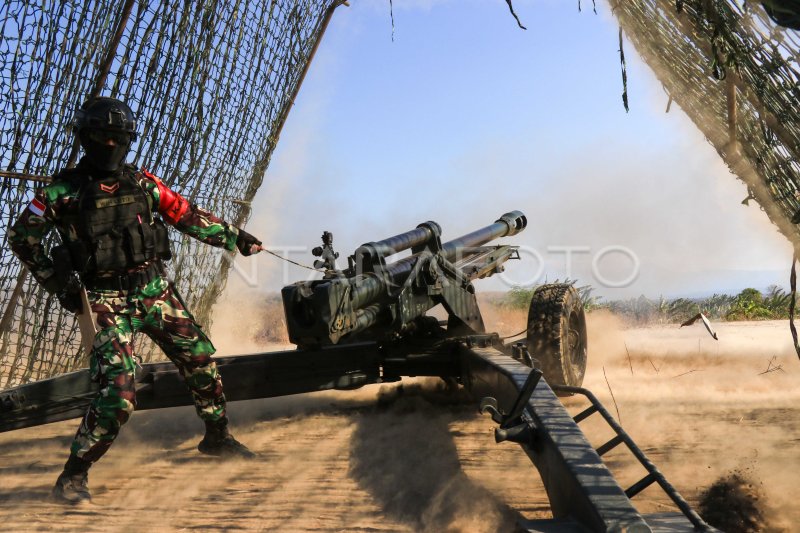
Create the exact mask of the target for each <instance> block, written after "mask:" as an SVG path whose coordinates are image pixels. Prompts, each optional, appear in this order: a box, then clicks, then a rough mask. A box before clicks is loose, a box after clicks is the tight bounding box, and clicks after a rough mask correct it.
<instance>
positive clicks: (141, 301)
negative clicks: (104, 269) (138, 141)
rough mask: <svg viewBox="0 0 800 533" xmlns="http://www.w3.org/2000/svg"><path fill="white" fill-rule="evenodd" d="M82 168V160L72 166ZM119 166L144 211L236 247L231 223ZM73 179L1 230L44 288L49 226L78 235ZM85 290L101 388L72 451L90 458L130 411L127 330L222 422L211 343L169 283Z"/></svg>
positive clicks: (49, 276)
mask: <svg viewBox="0 0 800 533" xmlns="http://www.w3.org/2000/svg"><path fill="white" fill-rule="evenodd" d="M86 168H88V167H87V165H86V164H85V163H84V162H83V161H82V162H81V164H80V165H79V166H78V169H77V172H81V171H86ZM122 172H127V173H128V175H129V176H132V177H133V179H135V180H136V182H137V183H138V184H139V186H140V187H141V188H142V190H143V191H144V192H145V194H146V196H147V201H148V204H149V207H150V209H151V211H152V212H153V213H157V214H160V215H161V216H162V217H163V218H164V219H165V220H166V221H167V222H169V223H170V224H171V225H173V226H174V227H175V228H177V229H178V230H179V231H181V232H182V233H185V234H187V235H190V236H192V237H194V238H196V239H198V240H200V241H202V242H204V243H206V244H210V245H212V246H217V247H221V248H224V249H226V250H231V251H233V250H236V240H237V236H238V232H239V230H238V229H237V228H236V227H234V226H231V225H229V224H227V223H225V222H223V221H222V220H220V219H219V218H217V217H215V216H214V215H212V214H211V213H209V212H207V211H205V210H203V209H201V208H199V207H197V206H195V205H189V204H188V202H186V200H184V199H183V198H181V197H180V196H179V195H177V194H176V193H174V192H173V191H171V190H170V189H169V188H167V187H166V186H165V185H164V184H163V183H162V182H161V181H160V180H159V179H158V178H156V177H155V176H153V175H152V174H150V173H148V172H147V171H144V170H141V171H137V170H136V169H135V168H134V167H131V166H128V165H126V166H125V167H123V170H122ZM79 183H80V181H79V180H76V179H70V177H69V175H61V176H56V178H55V179H54V181H53V183H51V184H49V185H47V186H46V187H44V188H42V189H40V190H39V191H38V192H37V193H36V196H35V198H34V200H33V201H32V202H31V205H30V206H29V207H28V209H26V210H25V212H24V213H23V214H22V216H21V217H20V218H19V220H18V221H17V222H16V223H15V224H14V226H13V227H12V228H11V230H10V231H9V233H8V236H9V240H10V243H11V248H12V250H13V251H14V253H15V254H16V255H17V256H18V257H19V258H20V260H21V261H22V262H23V263H24V264H25V265H26V266H27V267H28V268H29V269H30V271H31V273H32V274H33V276H34V277H35V278H36V280H37V281H39V282H40V283H41V284H42V285H43V286H44V287H45V288H48V289H49V290H52V289H51V288H52V287H53V286H54V280H55V277H56V272H55V270H54V266H53V262H52V261H51V259H50V258H49V257H48V256H47V254H45V251H44V247H43V246H42V240H43V239H44V237H45V235H46V234H47V233H48V232H49V231H50V230H51V228H53V227H54V226H55V227H56V228H57V230H58V232H59V234H60V235H61V238H62V240H64V241H68V240H70V239H77V238H78V237H77V235H78V231H77V230H78V228H76V227H75V226H74V225H73V224H70V223H69V222H65V220H66V221H69V220H74V218H71V217H70V215H75V214H76V213H75V211H76V210H77V209H78V195H79V190H80V186H79ZM152 263H155V264H156V265H157V266H160V263H159V261H158V260H155V261H149V262H147V263H145V264H143V265H140V266H139V267H137V270H142V269H145V268H148V267H152ZM162 272H163V270H162ZM102 274H104V273H98V276H102ZM112 274H113V273H112ZM116 274H118V273H116ZM88 296H89V301H90V303H91V306H92V311H93V312H95V313H97V327H98V332H97V335H96V336H95V339H94V343H93V346H92V352H91V358H90V372H91V375H92V377H93V379H95V380H97V381H98V382H99V383H100V393H99V394H98V396H97V397H96V398H95V399H94V401H93V402H92V404H91V406H90V408H89V410H88V411H87V413H86V415H85V417H84V418H83V421H82V422H81V425H80V428H79V429H78V432H77V434H76V436H75V440H74V441H73V443H72V446H71V456H76V457H78V458H81V459H83V460H84V461H87V462H89V463H92V462H95V461H97V460H98V459H99V458H100V457H101V456H102V455H103V454H104V453H105V452H106V451H107V450H108V448H109V447H110V446H111V444H112V442H113V440H114V438H115V437H116V436H117V434H118V433H119V429H120V427H121V426H122V425H123V424H124V423H125V422H126V421H127V420H128V418H129V416H130V414H131V412H132V411H133V410H134V408H135V406H136V398H135V390H134V371H135V366H136V362H135V360H134V355H133V353H134V347H133V334H134V333H136V332H138V331H141V332H143V333H145V334H146V335H148V336H149V337H150V338H152V339H153V340H154V341H155V342H156V343H157V344H158V345H159V347H161V349H162V350H164V352H165V353H166V355H167V357H169V359H170V360H171V361H172V362H173V363H175V365H176V366H177V367H178V369H179V370H180V372H181V374H182V375H183V377H184V378H185V380H186V383H187V385H188V386H189V388H190V390H191V392H192V395H193V397H194V401H195V407H196V410H197V414H198V415H199V416H200V418H201V419H203V420H204V421H205V422H207V423H212V424H213V423H220V422H221V423H226V422H227V420H226V414H225V396H224V394H223V392H222V381H221V379H220V376H219V373H218V372H217V367H216V365H215V363H214V361H213V360H212V359H211V355H212V354H213V353H214V351H215V350H214V346H213V345H212V344H211V341H209V339H208V337H207V336H206V334H205V333H204V332H203V331H202V329H201V328H200V326H199V325H198V324H197V322H196V321H195V320H194V317H193V316H192V315H191V314H190V313H189V311H188V310H187V309H186V306H185V305H184V303H183V301H182V299H181V297H180V295H179V294H178V292H177V290H176V288H175V286H174V284H173V283H171V282H170V281H168V280H167V279H166V278H165V277H163V275H157V276H155V277H154V278H153V279H151V280H150V281H149V282H147V283H146V284H145V285H144V286H138V287H135V288H131V289H130V290H95V289H92V287H91V284H89V290H88Z"/></svg>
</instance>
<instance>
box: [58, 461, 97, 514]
mask: <svg viewBox="0 0 800 533" xmlns="http://www.w3.org/2000/svg"><path fill="white" fill-rule="evenodd" d="M90 466H92V463H90V462H88V461H84V460H83V459H81V458H80V457H76V456H74V455H70V456H69V459H68V460H67V464H65V465H64V471H63V472H61V475H60V476H58V479H57V480H56V484H55V486H54V487H53V493H52V494H53V498H54V499H55V500H56V501H58V502H61V503H70V504H73V505H75V504H78V503H82V502H91V501H92V495H91V494H89V467H90Z"/></svg>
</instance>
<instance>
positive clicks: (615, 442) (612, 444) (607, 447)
mask: <svg viewBox="0 0 800 533" xmlns="http://www.w3.org/2000/svg"><path fill="white" fill-rule="evenodd" d="M623 442H624V438H623V437H622V435H617V436H616V437H614V438H613V439H611V440H610V441H608V442H606V443H605V444H603V445H602V446H600V447H599V448H597V455H599V456H600V457H602V456H603V455H605V454H606V453H608V452H609V451H611V450H613V449H614V448H616V447H617V446H619V445H620V444H622V443H623Z"/></svg>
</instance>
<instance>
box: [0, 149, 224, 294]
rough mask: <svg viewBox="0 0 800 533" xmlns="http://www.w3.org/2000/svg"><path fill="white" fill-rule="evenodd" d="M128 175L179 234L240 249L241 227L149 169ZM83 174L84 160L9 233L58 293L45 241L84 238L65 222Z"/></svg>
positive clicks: (58, 178)
mask: <svg viewBox="0 0 800 533" xmlns="http://www.w3.org/2000/svg"><path fill="white" fill-rule="evenodd" d="M122 171H123V172H127V173H129V175H132V176H133V178H134V179H135V180H136V181H137V182H138V183H139V185H140V187H141V188H142V190H143V191H144V192H145V195H146V197H147V202H148V204H149V206H150V210H151V212H153V213H155V214H160V215H161V217H162V218H163V219H164V220H165V221H166V222H168V223H169V224H171V225H172V226H174V227H175V228H176V229H177V230H178V231H180V232H182V233H185V234H186V235H190V236H192V237H194V238H196V239H198V240H200V241H202V242H204V243H206V244H210V245H212V246H217V247H220V248H224V249H226V250H230V251H233V250H236V239H237V236H238V234H239V230H238V229H237V228H236V227H235V226H232V225H230V224H227V223H226V222H224V221H222V220H220V219H219V218H217V217H216V216H214V215H213V214H211V213H210V212H208V211H206V210H204V209H202V208H200V207H198V206H196V205H191V204H189V202H188V201H186V200H185V199H184V198H183V197H182V196H180V195H179V194H178V193H176V192H174V191H172V190H171V189H170V188H169V187H167V186H166V185H165V184H164V183H163V182H162V181H161V180H160V179H158V178H157V177H156V176H154V175H152V174H150V173H149V172H147V171H146V170H137V169H136V168H135V167H133V166H132V165H125V167H124V168H123V170H122ZM81 172H88V165H86V163H84V162H83V161H81V163H79V164H78V166H77V167H76V168H75V169H71V170H65V171H62V172H61V173H59V174H56V175H55V176H54V178H53V181H52V182H51V183H49V184H48V185H46V186H45V187H42V188H41V189H39V190H38V191H37V192H36V195H35V196H34V198H33V200H32V201H31V203H30V204H29V205H28V207H27V208H26V209H25V211H23V213H22V215H21V216H20V217H19V219H18V220H17V221H16V222H15V223H14V225H13V226H12V227H11V228H10V230H9V232H8V239H9V243H10V246H11V250H12V251H13V252H14V254H15V255H16V256H17V257H18V258H19V259H20V261H22V263H23V264H25V265H26V266H27V267H28V269H29V270H30V271H31V273H32V274H33V276H34V277H35V278H36V280H37V281H38V282H39V283H41V284H42V285H43V286H44V287H45V289H47V290H48V291H50V292H54V291H56V290H58V282H57V277H56V276H55V271H54V268H53V262H52V260H51V259H50V258H49V257H48V256H47V254H46V253H45V249H44V246H43V243H42V241H43V239H44V238H45V236H46V235H47V234H48V232H49V231H50V230H51V229H52V228H53V227H55V228H56V229H57V230H58V232H59V234H60V236H61V239H62V241H69V240H77V239H78V238H79V237H78V228H76V227H74V225H72V224H69V223H67V222H66V221H65V220H64V219H70V220H74V218H75V217H69V216H65V215H67V214H70V213H72V214H74V213H75V212H76V210H77V209H78V203H79V192H80V179H75V178H74V176H75V175H76V174H78V173H81ZM71 176H72V177H71Z"/></svg>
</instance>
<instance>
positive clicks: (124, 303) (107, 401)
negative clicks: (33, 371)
mask: <svg viewBox="0 0 800 533" xmlns="http://www.w3.org/2000/svg"><path fill="white" fill-rule="evenodd" d="M88 294H89V301H90V302H91V304H92V311H93V312H94V313H97V327H98V332H97V335H96V336H95V338H94V343H93V345H92V352H91V358H90V366H89V370H90V373H91V376H92V379H94V380H96V381H98V382H99V383H100V392H99V394H98V395H97V397H95V399H94V400H93V401H92V404H91V405H90V406H89V409H88V411H87V412H86V415H85V416H84V418H83V421H82V422H81V425H80V427H79V428H78V432H77V434H76V435H75V440H74V441H73V442H72V447H71V448H70V452H71V454H72V455H76V456H78V457H80V458H81V459H83V460H85V461H89V462H95V461H97V460H98V459H99V458H100V457H101V456H102V455H103V454H104V453H105V452H106V451H107V450H108V449H109V447H110V446H111V444H112V443H113V441H114V439H115V438H116V436H117V434H118V433H119V430H120V427H121V426H122V425H123V424H124V423H125V422H127V420H128V418H129V417H130V414H131V413H132V412H133V410H134V408H135V406H136V391H135V388H134V372H135V369H136V361H135V359H134V355H133V334H134V333H136V332H139V331H141V332H142V333H145V334H146V335H147V336H149V337H150V338H151V339H153V341H155V342H156V344H158V346H159V347H160V348H161V349H162V350H163V351H164V353H165V354H166V355H167V357H169V359H170V360H171V361H172V362H173V363H175V365H176V366H177V367H178V370H179V371H180V373H181V374H182V375H183V377H184V379H185V380H186V383H187V385H188V386H189V389H190V390H191V392H192V396H193V397H194V403H195V408H196V410H197V414H198V415H199V416H200V418H201V419H203V420H204V421H207V422H217V421H220V420H222V419H224V418H225V396H224V394H223V393H222V380H221V379H220V376H219V373H218V372H217V366H216V364H215V363H214V361H213V360H212V359H211V355H212V354H213V353H214V351H215V350H214V346H213V345H212V344H211V341H209V340H208V337H207V336H206V334H205V333H203V330H201V329H200V327H199V326H198V325H197V323H196V322H195V320H194V317H192V315H191V314H190V313H189V311H188V310H187V309H186V307H185V305H184V304H183V301H182V300H181V298H180V295H179V294H178V293H177V291H176V289H175V286H174V285H173V284H172V283H171V282H169V281H167V280H166V279H165V278H163V277H160V276H159V277H156V278H155V279H153V280H151V281H150V282H149V283H148V284H147V285H146V286H144V287H139V288H137V289H132V290H130V291H113V290H112V291H89V293H88Z"/></svg>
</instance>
